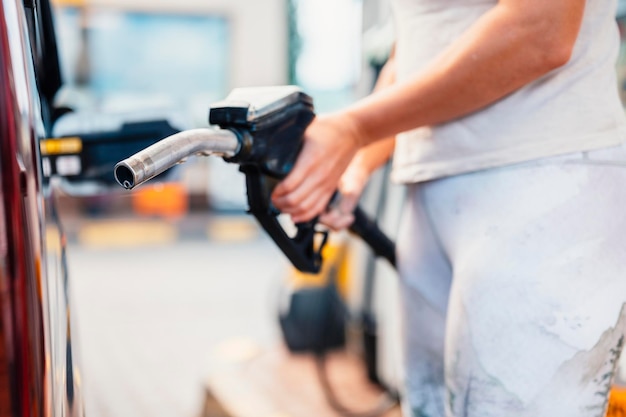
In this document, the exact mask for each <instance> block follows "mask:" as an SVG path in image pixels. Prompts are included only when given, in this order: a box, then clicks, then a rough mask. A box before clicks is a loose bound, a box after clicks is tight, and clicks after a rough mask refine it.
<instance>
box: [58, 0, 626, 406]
mask: <svg viewBox="0 0 626 417" xmlns="http://www.w3.org/2000/svg"><path fill="white" fill-rule="evenodd" d="M55 15H56V16H55V17H56V25H57V32H58V34H57V36H58V43H59V49H60V56H61V66H62V71H63V77H64V82H65V85H64V87H63V90H62V91H61V92H60V93H59V95H58V96H57V101H58V104H59V105H63V106H67V107H70V108H74V109H80V110H81V111H86V112H92V113H93V114H100V113H106V114H116V113H133V112H146V111H151V112H157V113H161V114H167V115H168V117H169V120H173V121H174V124H175V125H176V126H177V127H179V128H184V129H188V128H194V127H205V126H207V115H208V107H209V105H210V104H211V103H212V102H214V101H217V100H220V99H223V98H225V97H226V96H227V95H228V93H229V92H230V91H231V90H232V89H233V88H235V87H246V86H270V85H284V84H296V85H299V86H301V87H302V88H303V90H304V91H305V92H306V93H307V94H309V95H311V96H312V97H313V99H314V102H315V107H316V111H317V112H318V113H323V112H328V111H332V110H334V109H338V108H341V107H342V106H345V105H346V104H349V103H351V102H352V101H354V100H356V99H358V98H359V97H362V96H363V95H365V94H367V93H368V92H369V91H370V89H371V88H372V85H373V83H374V81H375V79H376V75H377V73H378V71H379V69H380V67H381V66H382V64H383V63H384V62H385V60H386V58H387V56H388V54H389V51H390V48H391V44H392V42H393V25H392V22H391V20H390V16H389V6H388V0H256V1H252V0H202V1H200V0H152V1H148V0H56V1H55ZM623 15H626V1H620V8H619V12H618V21H619V22H620V27H621V28H622V29H626V18H624V17H621V16H623ZM623 33H624V31H623ZM623 38H624V36H623ZM617 71H618V74H619V79H620V81H619V82H620V92H621V93H622V95H623V97H625V98H626V42H623V47H622V53H621V56H620V63H619V65H618V67H617ZM385 175H386V173H385V172H384V170H383V172H381V173H379V174H378V176H377V177H376V178H375V179H374V180H373V182H372V185H371V186H370V189H369V190H368V193H367V195H366V196H365V201H364V204H365V205H366V206H367V207H368V209H369V210H370V212H371V213H373V214H375V215H376V216H377V217H378V219H379V221H380V223H381V225H382V226H383V228H384V229H385V230H386V231H387V232H388V233H389V234H390V235H391V236H394V235H395V229H396V226H397V225H396V222H395V221H396V219H397V215H398V210H399V206H400V204H401V201H402V190H401V189H398V188H395V187H393V186H391V185H389V184H387V182H386V179H385ZM379 201H382V203H377V202H379ZM60 203H61V209H60V212H61V219H62V221H63V224H64V226H65V229H66V232H67V236H68V248H69V251H68V262H69V267H70V274H71V276H72V286H73V288H72V295H73V299H74V308H75V313H76V314H75V317H77V321H78V323H77V324H78V339H79V341H80V345H81V346H80V361H81V364H82V370H83V371H82V377H81V378H82V383H83V386H84V390H85V397H86V400H87V404H86V407H87V413H88V415H89V416H91V417H108V416H151V417H160V416H185V417H186V416H199V415H201V412H202V408H203V404H204V402H205V400H206V398H205V394H206V392H205V390H206V381H207V378H208V375H210V374H211V373H212V372H214V370H215V368H216V367H218V368H219V367H220V366H222V365H223V363H224V361H226V360H225V358H226V357H227V356H228V353H225V352H231V353H232V352H239V351H244V352H249V351H250V350H254V349H257V348H259V346H262V347H264V346H274V345H276V344H280V340H281V335H280V331H279V329H278V324H277V321H278V320H277V317H278V311H279V309H280V308H281V302H282V300H283V298H284V292H285V289H284V288H285V282H287V281H289V280H291V279H292V278H293V275H294V273H293V271H292V270H291V269H290V267H289V265H288V264H287V262H286V260H285V259H284V257H283V255H282V254H281V253H280V252H279V250H278V249H277V248H276V247H275V246H274V244H273V243H272V242H270V241H269V239H268V237H267V236H265V234H264V233H263V232H262V231H261V230H260V229H259V228H258V226H257V225H256V223H255V222H254V220H253V219H252V217H250V216H248V215H246V213H245V211H246V208H247V203H246V201H245V185H244V177H243V175H242V174H241V173H239V171H238V168H237V166H236V165H231V164H227V163H225V162H224V161H222V160H221V159H219V158H191V159H190V160H189V161H187V162H186V163H185V164H183V165H181V166H179V167H177V168H176V169H175V172H173V174H172V175H171V176H170V177H168V179H167V180H164V181H155V182H154V183H148V184H144V185H143V186H141V187H139V188H138V189H137V190H136V191H132V192H127V191H123V190H121V189H120V190H109V191H107V192H103V193H101V194H96V195H91V196H90V197H79V196H72V195H69V194H68V195H63V196H61V197H60ZM336 245H337V246H342V245H349V248H350V251H349V253H350V255H349V256H346V257H344V258H343V259H342V260H341V261H340V262H342V263H344V264H347V265H348V266H349V267H350V274H349V275H350V277H349V278H348V284H346V287H347V290H346V294H345V295H344V297H345V299H346V302H347V304H348V305H349V306H350V308H351V309H352V310H354V311H356V310H358V309H359V308H360V304H362V303H363V302H364V300H363V297H364V295H363V294H364V291H367V289H364V286H367V284H366V282H367V280H368V279H370V281H371V278H372V277H374V276H376V277H377V280H376V284H375V286H376V287H375V297H374V301H373V304H374V309H375V311H376V315H377V318H378V322H379V323H380V332H381V334H382V335H383V337H382V341H381V342H380V344H381V348H380V351H381V354H380V363H379V365H378V366H379V368H380V372H381V375H382V377H383V378H384V379H385V381H386V382H388V383H390V384H392V385H393V384H394V383H395V382H397V381H398V379H399V378H400V377H401V375H400V374H399V371H398V369H397V368H396V358H397V352H396V351H395V349H396V348H397V346H396V344H395V343H393V340H394V337H395V336H394V335H395V332H397V327H396V325H397V319H396V317H395V312H394V311H393V309H392V308H388V307H387V308H381V307H380V306H382V305H387V306H389V305H394V300H395V295H394V291H395V286H394V283H393V281H394V280H393V279H392V278H390V279H383V278H388V277H392V276H393V275H394V272H393V271H392V270H390V268H388V267H385V266H384V265H379V264H378V263H375V262H374V261H373V260H372V259H371V256H370V255H369V253H368V252H367V250H366V249H365V248H363V247H362V245H360V244H359V243H358V242H349V244H347V243H345V236H339V238H338V243H336ZM369 291H372V290H371V289H370V290H369ZM225 355H226V356H225ZM220 364H222V365H220Z"/></svg>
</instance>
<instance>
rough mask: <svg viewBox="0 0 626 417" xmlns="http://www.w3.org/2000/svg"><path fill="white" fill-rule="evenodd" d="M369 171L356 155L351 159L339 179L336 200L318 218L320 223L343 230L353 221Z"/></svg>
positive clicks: (336, 229)
mask: <svg viewBox="0 0 626 417" xmlns="http://www.w3.org/2000/svg"><path fill="white" fill-rule="evenodd" d="M369 176H370V172H369V170H368V169H367V168H366V167H365V166H364V164H363V161H362V160H361V159H360V158H358V157H356V158H354V159H353V160H352V162H351V163H350V165H349V166H348V169H346V172H344V174H343V175H342V176H341V180H340V181H339V195H338V196H337V197H336V201H332V202H331V203H330V206H329V207H328V210H327V211H325V212H324V213H323V214H322V215H321V216H320V218H319V221H320V223H322V224H324V225H326V226H328V227H330V228H331V229H333V230H335V231H339V230H343V229H346V228H348V227H350V225H351V224H352V223H353V222H354V214H353V212H354V209H355V208H356V206H357V204H358V202H359V199H360V198H361V194H362V193H363V190H364V189H365V185H366V184H367V181H368V179H369Z"/></svg>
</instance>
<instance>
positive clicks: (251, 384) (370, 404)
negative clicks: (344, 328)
mask: <svg viewBox="0 0 626 417" xmlns="http://www.w3.org/2000/svg"><path fill="white" fill-rule="evenodd" d="M231 349H232V350H231V351H230V353H228V349H226V350H224V351H223V353H222V354H218V355H216V357H215V364H216V366H215V368H216V369H215V371H214V372H213V373H212V374H211V375H210V376H209V378H208V380H207V399H206V403H205V407H204V410H203V413H204V414H203V415H202V417H222V416H224V413H225V414H226V415H227V416H228V417H340V416H341V414H340V413H338V412H336V411H335V410H333V408H331V407H330V406H329V404H328V403H327V401H326V398H325V396H324V392H323V390H322V386H321V384H320V380H319V378H318V371H317V368H316V364H315V358H314V357H313V356H312V355H310V354H291V353H290V352H288V351H287V349H286V348H284V347H283V346H282V345H278V346H275V347H272V348H266V349H263V348H260V347H257V348H254V347H253V346H252V345H250V346H248V348H242V346H235V345H231ZM236 351H238V352H239V353H234V352H236ZM242 352H245V353H242ZM327 370H328V376H329V381H330V383H331V385H332V387H333V389H334V391H335V393H336V396H337V398H338V399H339V400H340V401H341V403H342V404H344V405H345V406H346V407H348V408H350V409H351V410H353V411H357V412H362V411H367V410H370V409H372V408H374V407H375V406H376V405H377V404H379V402H380V401H381V398H382V395H383V393H382V391H381V389H380V388H379V387H377V386H375V385H373V384H371V383H369V381H368V380H367V378H366V374H365V369H364V367H363V365H362V363H361V361H360V359H359V358H358V357H357V356H356V355H353V354H350V353H348V352H346V351H337V352H333V353H331V354H330V355H328V362H327ZM216 405H217V408H216V407H215V406H216ZM220 413H222V414H220ZM400 415H401V413H400V410H399V407H398V406H396V407H394V408H393V409H392V410H390V411H389V412H387V413H385V414H384V417H399V416H400Z"/></svg>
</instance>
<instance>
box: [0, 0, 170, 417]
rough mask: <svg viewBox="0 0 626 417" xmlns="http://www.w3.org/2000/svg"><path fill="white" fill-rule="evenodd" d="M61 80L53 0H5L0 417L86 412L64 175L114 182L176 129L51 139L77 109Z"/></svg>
mask: <svg viewBox="0 0 626 417" xmlns="http://www.w3.org/2000/svg"><path fill="white" fill-rule="evenodd" d="M61 85H62V81H61V74H60V69H59V59H58V54H57V47H56V40H55V32H54V27H53V19H52V11H51V7H50V4H49V1H48V0H3V2H2V4H1V5H0V101H1V103H0V198H1V199H2V205H0V417H39V416H46V417H61V416H63V417H64V416H82V415H84V409H83V402H82V395H81V384H80V373H79V367H78V366H77V360H76V358H77V355H76V347H75V343H74V341H73V338H72V331H71V329H72V314H71V300H70V298H71V297H70V291H69V286H70V281H69V280H68V273H67V268H66V262H65V238H64V234H63V231H62V229H61V226H60V223H59V219H58V216H57V214H56V209H55V198H56V196H57V194H58V189H59V187H60V185H59V184H60V183H61V182H62V181H63V182H64V183H66V184H67V183H74V184H79V185H80V184H83V183H86V182H87V183H94V184H98V185H100V186H101V185H105V186H106V185H107V184H108V183H110V184H115V179H114V176H113V166H114V164H115V163H116V162H117V161H119V160H120V159H123V158H124V157H126V156H128V155H131V154H132V153H134V152H136V151H137V150H139V149H143V148H145V147H146V146H148V145H150V144H151V143H153V142H155V141H156V140H157V139H160V138H163V137H165V136H167V135H169V134H172V133H174V132H175V131H176V130H174V129H173V128H171V126H170V125H169V124H168V123H167V122H166V121H165V120H156V121H155V120H152V121H146V122H137V121H136V120H135V119H134V122H133V123H128V124H125V123H121V124H120V126H121V128H120V129H118V130H117V131H115V132H74V134H71V135H68V136H70V137H69V138H55V139H49V138H50V137H51V135H52V132H53V128H54V125H55V123H56V122H57V121H58V120H59V119H60V118H66V117H71V116H72V115H73V114H76V113H74V112H72V111H71V110H70V109H60V108H55V107H54V106H53V104H52V103H53V100H54V97H55V94H56V93H57V91H58V90H59V89H60V88H61ZM47 138H48V139H47ZM70 157H71V158H74V159H72V161H74V162H73V163H72V164H71V165H72V166H73V167H74V168H76V167H78V169H73V170H72V171H71V172H65V173H64V175H65V178H63V179H61V178H60V177H59V175H58V174H61V173H59V172H58V169H56V167H57V166H60V164H59V162H61V158H66V160H69V159H68V158H70ZM44 174H45V175H44ZM116 187H117V186H116ZM92 188H93V187H92Z"/></svg>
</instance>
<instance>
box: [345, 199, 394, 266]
mask: <svg viewBox="0 0 626 417" xmlns="http://www.w3.org/2000/svg"><path fill="white" fill-rule="evenodd" d="M353 214H354V222H353V223H352V225H351V226H350V231H351V232H352V233H354V234H356V235H358V236H359V237H360V238H361V239H363V240H364V241H365V243H367V244H368V245H369V246H370V247H371V248H372V250H373V251H374V254H376V256H381V257H383V258H385V259H387V260H388V261H389V263H390V264H391V265H393V266H394V267H395V266H396V245H395V243H394V242H393V241H392V240H391V239H389V237H387V235H386V234H385V233H384V232H383V231H382V230H380V228H379V227H378V225H377V224H376V222H374V221H373V220H371V219H370V218H369V216H368V215H367V214H365V212H364V211H363V209H361V208H360V207H357V208H356V209H354V213H353Z"/></svg>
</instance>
